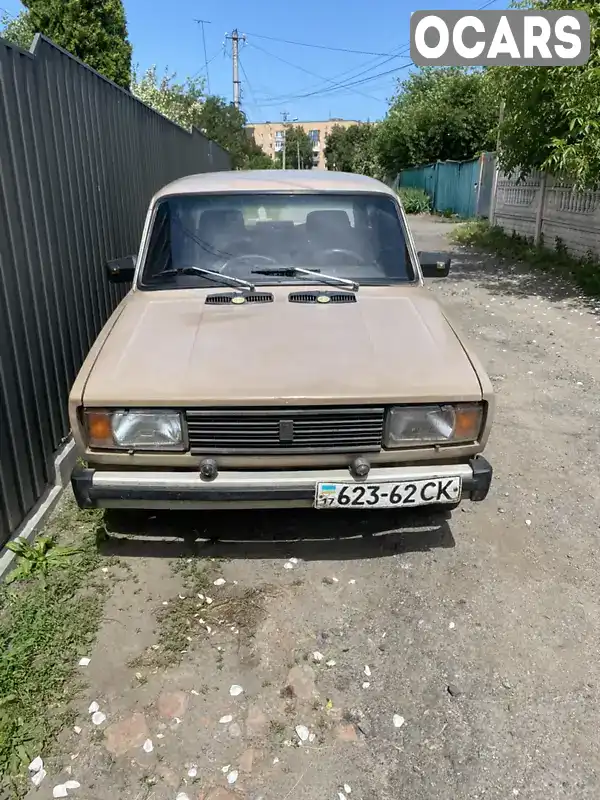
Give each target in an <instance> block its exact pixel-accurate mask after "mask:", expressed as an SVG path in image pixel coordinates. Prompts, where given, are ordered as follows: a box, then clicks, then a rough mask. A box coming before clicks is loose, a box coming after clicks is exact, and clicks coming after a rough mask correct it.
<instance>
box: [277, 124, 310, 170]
mask: <svg viewBox="0 0 600 800" xmlns="http://www.w3.org/2000/svg"><path fill="white" fill-rule="evenodd" d="M298 158H300V163H298ZM313 158H314V156H313V145H312V140H311V138H310V136H309V135H308V133H306V131H305V130H304V128H303V127H302V126H301V125H286V126H285V168H286V169H312V168H313ZM275 165H276V167H278V168H279V169H282V168H283V150H280V151H279V152H278V153H276V155H275Z"/></svg>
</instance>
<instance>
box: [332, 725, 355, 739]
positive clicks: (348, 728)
mask: <svg viewBox="0 0 600 800" xmlns="http://www.w3.org/2000/svg"><path fill="white" fill-rule="evenodd" d="M335 735H336V737H337V738H338V739H339V740H340V742H356V741H357V740H358V736H357V735H356V728H355V727H354V725H350V724H342V725H338V726H337V728H336V729H335Z"/></svg>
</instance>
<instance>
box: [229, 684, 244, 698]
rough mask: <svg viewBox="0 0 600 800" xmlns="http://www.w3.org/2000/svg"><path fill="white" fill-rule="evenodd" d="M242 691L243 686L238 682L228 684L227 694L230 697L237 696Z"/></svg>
mask: <svg viewBox="0 0 600 800" xmlns="http://www.w3.org/2000/svg"><path fill="white" fill-rule="evenodd" d="M243 691H244V690H243V688H242V687H241V686H240V685H239V684H238V683H234V684H233V686H230V688H229V694H230V695H231V696H232V697H237V696H238V695H240V694H241V693H242V692H243Z"/></svg>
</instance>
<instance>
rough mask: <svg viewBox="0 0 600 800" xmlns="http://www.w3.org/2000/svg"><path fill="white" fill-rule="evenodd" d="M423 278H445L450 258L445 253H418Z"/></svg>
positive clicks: (448, 269)
mask: <svg viewBox="0 0 600 800" xmlns="http://www.w3.org/2000/svg"><path fill="white" fill-rule="evenodd" d="M417 255H418V256H419V263H420V265H421V272H422V273H423V277H424V278H447V277H448V273H449V272H450V262H451V260H452V259H451V258H450V256H449V255H448V254H447V253H418V254H417Z"/></svg>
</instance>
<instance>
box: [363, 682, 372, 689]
mask: <svg viewBox="0 0 600 800" xmlns="http://www.w3.org/2000/svg"><path fill="white" fill-rule="evenodd" d="M370 685H371V684H370V683H369V681H363V685H362V688H363V689H368V688H369V686H370Z"/></svg>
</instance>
